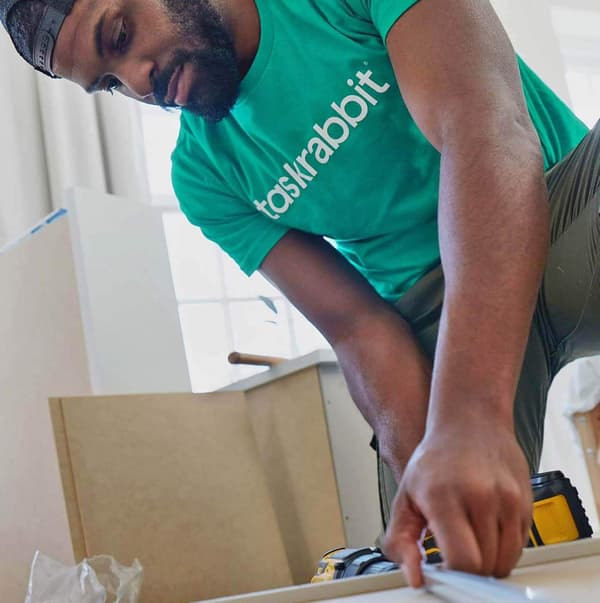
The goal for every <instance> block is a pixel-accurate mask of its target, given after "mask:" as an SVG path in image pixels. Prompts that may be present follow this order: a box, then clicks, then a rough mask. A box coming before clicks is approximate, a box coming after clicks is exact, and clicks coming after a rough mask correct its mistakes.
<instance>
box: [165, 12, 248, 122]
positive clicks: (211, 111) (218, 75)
mask: <svg viewBox="0 0 600 603" xmlns="http://www.w3.org/2000/svg"><path fill="white" fill-rule="evenodd" d="M161 3H162V5H163V6H164V8H165V10H166V13H167V15H168V17H169V18H170V19H171V21H172V22H173V24H174V25H175V26H176V27H177V28H178V30H179V31H180V32H181V36H182V39H183V41H184V42H185V45H186V47H188V48H191V50H176V51H175V52H174V54H173V58H172V60H171V61H170V63H169V65H168V66H167V67H166V68H164V69H163V71H162V73H160V74H159V76H157V78H156V79H155V81H154V86H153V87H154V96H155V98H156V100H157V102H158V103H159V104H160V105H161V106H162V107H174V106H175V105H174V104H172V103H167V102H166V101H165V97H166V95H167V90H168V87H169V82H170V81H171V77H172V76H173V73H174V72H175V70H176V69H177V68H178V67H179V66H180V65H183V64H185V63H188V64H189V65H191V66H192V67H193V71H194V74H195V78H194V83H193V85H192V87H191V89H190V94H189V97H188V101H187V103H186V106H185V110H186V111H190V112H191V113H194V114H196V115H199V116H201V117H203V118H204V119H206V120H208V121H212V122H217V121H220V120H221V119H223V118H224V117H227V115H229V114H230V112H231V109H232V108H233V106H234V105H235V102H236V101H237V98H238V96H239V93H240V79H241V78H240V73H239V68H238V58H237V54H236V51H235V46H234V42H233V38H232V36H231V34H230V32H229V31H228V29H227V27H226V26H225V24H224V23H223V19H222V18H221V16H220V15H219V13H218V12H217V11H216V10H215V8H214V7H213V6H212V4H211V3H210V0H196V1H194V2H190V1H189V0H161ZM200 44H201V47H200ZM196 48H197V49H196Z"/></svg>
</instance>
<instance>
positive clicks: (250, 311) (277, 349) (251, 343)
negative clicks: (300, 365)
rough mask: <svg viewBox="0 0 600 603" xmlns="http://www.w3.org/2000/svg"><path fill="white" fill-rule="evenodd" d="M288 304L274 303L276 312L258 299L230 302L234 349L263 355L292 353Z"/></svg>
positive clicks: (285, 355)
mask: <svg viewBox="0 0 600 603" xmlns="http://www.w3.org/2000/svg"><path fill="white" fill-rule="evenodd" d="M286 305H287V304H285V303H283V302H279V301H277V302H276V306H277V310H278V313H277V314H275V313H274V312H273V311H272V310H271V309H270V308H269V307H268V306H267V305H266V304H264V303H263V302H261V301H251V302H232V303H230V305H229V309H230V313H231V328H232V331H233V343H234V347H235V350H236V351H238V352H245V353H248V354H262V355H265V356H281V357H284V358H289V357H290V356H291V345H290V334H289V326H288V312H287V307H286Z"/></svg>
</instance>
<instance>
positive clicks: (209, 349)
mask: <svg viewBox="0 0 600 603" xmlns="http://www.w3.org/2000/svg"><path fill="white" fill-rule="evenodd" d="M179 318H180V320H181V329H182V331H183V343H184V346H185V353H186V356H187V362H188V368H189V371H190V379H191V382H192V391H195V392H208V391H214V390H215V389H219V388H220V387H223V386H225V385H228V384H229V383H231V381H232V380H233V379H234V376H233V373H232V368H233V367H232V366H231V365H230V364H229V363H228V362H227V356H228V354H229V352H231V344H230V343H229V342H228V338H227V325H226V323H225V312H224V309H223V305H222V304H216V303H207V304H194V305H191V304H182V305H180V306H179Z"/></svg>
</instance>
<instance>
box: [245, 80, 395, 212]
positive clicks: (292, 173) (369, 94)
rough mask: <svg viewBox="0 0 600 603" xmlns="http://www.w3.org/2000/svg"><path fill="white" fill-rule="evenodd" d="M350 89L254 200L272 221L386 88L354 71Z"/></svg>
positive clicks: (383, 84) (361, 120)
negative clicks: (268, 188) (262, 197)
mask: <svg viewBox="0 0 600 603" xmlns="http://www.w3.org/2000/svg"><path fill="white" fill-rule="evenodd" d="M346 83H347V85H348V86H349V87H350V88H351V89H352V92H351V93H350V94H348V95H347V96H345V97H344V98H342V99H341V100H340V101H337V102H333V103H331V105H330V107H331V109H332V113H331V114H330V116H329V117H328V118H327V119H326V120H325V121H324V122H322V123H321V124H318V123H316V124H314V125H313V127H312V130H313V131H312V138H311V139H310V140H309V141H308V143H307V144H306V146H305V147H304V149H302V150H301V151H300V153H299V154H298V156H297V157H296V158H295V159H294V160H293V161H289V162H286V163H284V164H283V166H282V167H283V171H284V174H283V175H282V176H281V177H280V178H279V179H278V180H277V182H276V183H275V185H274V186H273V188H272V189H271V190H270V191H269V192H268V193H267V194H266V196H265V198H264V199H262V200H255V201H254V205H255V207H256V209H257V210H258V211H260V212H262V213H264V214H265V215H267V216H269V218H271V219H273V220H279V218H280V217H281V215H282V214H285V212H287V211H288V209H289V208H290V207H291V206H292V205H293V203H294V201H295V200H296V199H298V198H299V197H300V196H301V195H302V192H303V191H304V190H306V189H307V188H308V186H309V185H310V183H311V182H312V181H313V180H314V179H315V178H316V177H317V176H318V175H319V167H320V166H323V165H327V164H328V163H329V161H330V160H331V158H332V157H333V156H334V155H335V153H336V152H337V151H338V150H339V148H340V147H341V146H342V145H343V144H344V143H345V142H346V141H348V140H349V138H350V137H351V136H352V133H353V131H354V130H355V129H356V128H358V127H359V126H360V124H362V123H363V122H364V121H365V120H366V119H367V117H368V116H369V112H370V110H371V109H372V107H375V106H377V105H378V104H379V100H378V97H379V96H381V95H382V94H385V93H386V92H388V90H390V88H391V86H390V84H389V83H388V82H383V83H380V82H378V81H377V80H376V79H375V77H374V76H373V72H372V71H370V70H366V71H360V70H359V71H357V72H356V74H355V75H354V77H352V78H350V79H348V80H347V81H346Z"/></svg>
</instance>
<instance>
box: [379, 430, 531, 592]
mask: <svg viewBox="0 0 600 603" xmlns="http://www.w3.org/2000/svg"><path fill="white" fill-rule="evenodd" d="M531 513H532V495H531V487H530V484H529V474H528V467H527V463H526V461H525V457H524V455H523V453H522V451H521V449H520V447H519V445H518V443H517V441H516V438H515V436H514V433H513V432H512V430H510V429H509V428H498V426H497V425H494V424H492V425H486V426H485V427H483V428H482V426H481V425H477V426H472V427H469V426H468V425H464V424H462V425H460V426H449V427H445V428H444V429H439V430H438V432H437V433H436V432H432V433H428V434H426V436H425V438H424V439H423V441H422V442H421V443H420V444H419V446H418V447H417V449H416V450H415V452H414V454H413V456H412V457H411V459H410V461H409V463H408V465H407V467H406V470H405V472H404V476H403V478H402V480H401V481H400V485H399V487H398V492H397V494H396V498H395V500H394V505H393V510H392V517H391V520H390V524H389V526H388V529H387V532H386V536H385V542H384V550H385V552H386V554H387V555H388V557H389V558H390V559H392V560H394V561H396V562H398V563H402V566H403V570H404V572H405V573H406V575H407V578H408V581H409V583H410V585H411V586H412V587H414V588H418V587H421V586H422V585H423V575H422V572H421V561H422V554H421V548H420V544H421V540H422V536H423V531H424V529H425V528H429V529H430V530H431V531H432V532H433V534H434V536H435V539H436V541H437V544H438V546H439V547H440V550H441V552H442V556H443V558H444V560H445V565H446V566H447V567H448V568H450V569H455V570H460V571H466V572H472V573H477V574H483V575H493V576H496V577H504V576H507V575H508V574H509V573H510V572H511V570H512V569H513V567H514V566H515V564H516V563H517V561H518V559H519V557H520V555H521V552H522V548H523V546H525V544H526V542H527V536H528V533H529V528H530V525H531Z"/></svg>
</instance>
